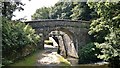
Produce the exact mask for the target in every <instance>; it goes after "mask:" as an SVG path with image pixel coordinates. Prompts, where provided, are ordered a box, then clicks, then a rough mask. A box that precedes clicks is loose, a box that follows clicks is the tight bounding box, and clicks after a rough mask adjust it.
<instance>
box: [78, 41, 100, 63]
mask: <svg viewBox="0 0 120 68" xmlns="http://www.w3.org/2000/svg"><path fill="white" fill-rule="evenodd" d="M98 53H99V49H97V48H96V47H95V45H94V43H88V44H87V45H85V46H84V47H83V48H82V49H80V50H79V63H82V64H85V63H93V62H97V61H99V59H98V58H97V56H96V55H95V54H98Z"/></svg>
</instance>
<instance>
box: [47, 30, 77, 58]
mask: <svg viewBox="0 0 120 68" xmlns="http://www.w3.org/2000/svg"><path fill="white" fill-rule="evenodd" d="M71 34H72V35H73V33H71V32H69V31H68V30H66V29H56V30H54V31H51V32H50V34H49V35H50V36H51V37H54V38H56V39H58V40H59V41H58V44H59V45H58V47H59V48H58V53H59V54H61V55H62V56H64V57H67V56H71V57H76V58H78V55H77V50H76V48H75V45H74V42H73V36H72V35H71ZM54 40H55V39H54Z"/></svg>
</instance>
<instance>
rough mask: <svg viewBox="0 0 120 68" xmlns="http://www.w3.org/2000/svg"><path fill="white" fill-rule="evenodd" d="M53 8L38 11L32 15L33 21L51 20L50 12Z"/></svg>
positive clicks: (43, 8)
mask: <svg viewBox="0 0 120 68" xmlns="http://www.w3.org/2000/svg"><path fill="white" fill-rule="evenodd" d="M50 9H51V8H49V7H48V8H47V7H42V8H39V9H37V10H36V12H35V13H34V14H33V15H32V20H37V19H49V18H50V17H49V11H50Z"/></svg>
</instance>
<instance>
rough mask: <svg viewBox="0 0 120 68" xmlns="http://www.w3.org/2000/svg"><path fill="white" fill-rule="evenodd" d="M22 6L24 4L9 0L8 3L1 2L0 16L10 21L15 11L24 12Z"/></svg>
mask: <svg viewBox="0 0 120 68" xmlns="http://www.w3.org/2000/svg"><path fill="white" fill-rule="evenodd" d="M22 6H24V4H23V3H22V2H20V1H17V2H16V1H15V0H10V1H9V2H2V16H3V17H5V18H7V19H9V20H11V18H12V17H13V16H14V15H13V12H14V11H15V10H19V11H20V10H24V9H23V8H22Z"/></svg>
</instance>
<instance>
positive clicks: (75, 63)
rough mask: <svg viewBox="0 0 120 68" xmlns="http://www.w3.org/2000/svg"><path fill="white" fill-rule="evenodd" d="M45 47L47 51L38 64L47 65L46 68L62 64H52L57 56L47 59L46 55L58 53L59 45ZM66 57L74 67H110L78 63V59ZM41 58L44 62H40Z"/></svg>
mask: <svg viewBox="0 0 120 68" xmlns="http://www.w3.org/2000/svg"><path fill="white" fill-rule="evenodd" d="M44 48H45V51H44V53H43V54H42V56H43V57H41V58H38V61H37V62H38V63H37V66H46V67H45V68H50V67H51V68H53V67H55V66H60V65H59V64H52V61H53V60H55V58H54V59H53V60H52V59H50V58H49V59H47V58H46V59H45V55H48V54H50V53H53V52H56V53H57V47H53V46H50V45H45V47H44ZM40 56H41V55H40ZM43 58H44V60H42V59H43ZM66 59H67V60H68V61H69V62H70V63H71V66H72V68H73V67H75V68H109V67H108V64H78V59H75V58H71V57H69V58H66ZM41 60H42V62H43V63H44V64H41V63H39V62H41ZM53 62H54V61H53ZM45 63H46V64H45ZM68 68H69V67H68Z"/></svg>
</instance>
